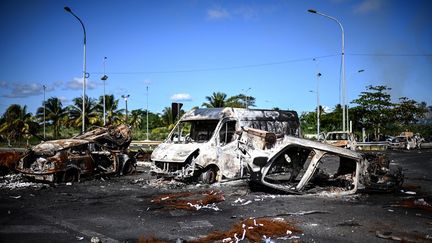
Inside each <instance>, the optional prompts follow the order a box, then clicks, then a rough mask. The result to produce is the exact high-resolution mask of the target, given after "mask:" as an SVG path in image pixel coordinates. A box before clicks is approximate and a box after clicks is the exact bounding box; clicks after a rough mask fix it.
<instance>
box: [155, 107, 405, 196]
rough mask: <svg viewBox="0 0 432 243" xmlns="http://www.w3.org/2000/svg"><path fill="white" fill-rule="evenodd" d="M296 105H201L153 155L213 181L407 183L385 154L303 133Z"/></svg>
mask: <svg viewBox="0 0 432 243" xmlns="http://www.w3.org/2000/svg"><path fill="white" fill-rule="evenodd" d="M299 135H300V130H299V120H298V116H297V113H296V112H294V111H280V110H277V111H276V110H274V111H272V110H249V109H239V108H213V109H194V110H192V111H190V112H188V113H186V114H185V115H184V116H183V117H182V118H181V119H180V120H179V122H178V123H177V125H176V127H175V128H174V129H173V131H172V132H171V133H170V134H169V136H168V139H167V140H166V141H165V142H163V143H162V144H160V145H159V146H158V147H157V148H156V149H155V150H154V152H153V153H152V156H151V159H152V161H153V163H154V164H153V167H152V170H151V171H152V172H153V173H154V174H156V175H159V176H162V177H172V178H175V179H181V180H189V179H191V180H199V181H202V182H204V183H213V182H216V181H221V180H223V179H228V180H229V179H236V178H248V179H249V180H250V182H251V184H253V185H256V184H259V185H264V186H266V187H270V188H273V189H277V190H282V191H285V192H288V193H295V194H302V193H309V192H310V193H314V192H330V193H337V194H339V195H344V194H352V193H355V192H356V191H357V190H358V189H360V188H365V189H369V190H379V191H383V190H384V191H391V190H394V189H396V188H398V187H399V186H400V185H401V184H402V181H403V175H402V172H401V170H400V168H396V169H395V170H394V171H390V168H389V167H390V163H389V160H388V158H386V157H385V155H383V154H372V153H369V154H364V153H358V152H355V151H352V150H348V149H345V148H338V147H335V146H332V145H329V144H323V143H320V142H315V141H310V140H306V139H302V138H299V137H300V136H299Z"/></svg>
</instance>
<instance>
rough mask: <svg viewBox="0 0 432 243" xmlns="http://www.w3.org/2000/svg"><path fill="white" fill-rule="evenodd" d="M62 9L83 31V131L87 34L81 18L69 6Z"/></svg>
mask: <svg viewBox="0 0 432 243" xmlns="http://www.w3.org/2000/svg"><path fill="white" fill-rule="evenodd" d="M64 10H66V12H69V13H70V14H72V16H74V17H75V18H76V19H78V21H79V22H80V24H81V26H82V28H83V31H84V61H83V94H82V132H83V133H84V132H85V96H86V76H87V72H86V44H87V36H86V29H85V27H84V23H83V22H82V21H81V19H80V18H79V17H78V16H76V15H75V13H73V12H72V10H71V9H70V8H69V7H64Z"/></svg>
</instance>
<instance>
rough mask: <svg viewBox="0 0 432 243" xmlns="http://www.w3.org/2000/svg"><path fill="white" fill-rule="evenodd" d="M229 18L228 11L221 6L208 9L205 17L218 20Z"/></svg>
mask: <svg viewBox="0 0 432 243" xmlns="http://www.w3.org/2000/svg"><path fill="white" fill-rule="evenodd" d="M227 18H230V13H229V12H228V11H227V10H226V9H223V8H217V9H209V10H207V19H210V20H220V19H227Z"/></svg>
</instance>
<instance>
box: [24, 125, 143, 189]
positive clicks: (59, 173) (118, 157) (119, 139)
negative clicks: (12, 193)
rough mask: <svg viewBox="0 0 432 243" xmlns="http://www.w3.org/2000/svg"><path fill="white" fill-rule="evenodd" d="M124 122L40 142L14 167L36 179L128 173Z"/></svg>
mask: <svg viewBox="0 0 432 243" xmlns="http://www.w3.org/2000/svg"><path fill="white" fill-rule="evenodd" d="M130 142H131V136H130V130H129V128H128V127H127V126H126V125H119V126H110V127H101V128H97V129H95V130H92V131H89V132H86V133H84V134H81V135H78V136H76V137H74V138H70V139H59V140H52V141H46V142H42V143H40V144H38V145H36V146H34V147H32V148H31V149H30V150H28V151H27V152H26V153H25V155H24V156H23V157H22V158H21V159H20V161H19V162H18V165H17V167H16V170H17V171H18V172H21V173H23V174H24V175H26V176H28V177H31V178H34V179H36V180H42V181H48V182H70V181H79V179H80V177H81V175H90V174H94V173H100V174H111V173H118V174H123V173H129V172H131V171H132V169H133V168H134V166H135V165H136V161H135V158H134V157H130V156H129V155H128V152H127V147H128V145H129V144H130Z"/></svg>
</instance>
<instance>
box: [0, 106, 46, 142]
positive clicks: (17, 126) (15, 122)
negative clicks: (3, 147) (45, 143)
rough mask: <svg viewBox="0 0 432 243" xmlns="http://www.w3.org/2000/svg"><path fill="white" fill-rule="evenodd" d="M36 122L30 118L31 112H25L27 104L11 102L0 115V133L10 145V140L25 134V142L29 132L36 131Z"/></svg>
mask: <svg viewBox="0 0 432 243" xmlns="http://www.w3.org/2000/svg"><path fill="white" fill-rule="evenodd" d="M37 128H38V126H37V123H36V122H34V121H33V120H32V114H31V113H27V106H23V107H21V106H20V105H17V104H13V105H11V106H9V107H8V109H7V110H6V112H5V113H4V114H3V116H2V122H1V124H0V134H2V135H4V136H5V137H6V139H7V140H8V145H9V146H10V145H11V140H16V139H18V138H20V137H22V136H23V135H27V136H26V138H27V144H28V138H29V136H28V135H29V134H34V133H35V132H36V131H37Z"/></svg>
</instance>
